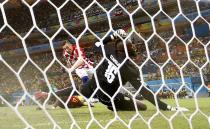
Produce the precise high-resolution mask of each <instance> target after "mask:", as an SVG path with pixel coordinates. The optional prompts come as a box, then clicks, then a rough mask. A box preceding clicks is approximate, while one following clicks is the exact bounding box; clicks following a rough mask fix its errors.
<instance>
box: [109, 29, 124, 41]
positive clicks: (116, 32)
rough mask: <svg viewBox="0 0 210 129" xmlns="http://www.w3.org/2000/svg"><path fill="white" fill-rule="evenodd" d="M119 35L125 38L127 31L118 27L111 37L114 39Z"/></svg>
mask: <svg viewBox="0 0 210 129" xmlns="http://www.w3.org/2000/svg"><path fill="white" fill-rule="evenodd" d="M118 35H119V36H121V37H122V38H126V36H127V33H126V32H125V31H124V30H123V29H119V30H116V31H115V32H114V33H113V34H112V35H111V38H112V39H115V38H117V37H118Z"/></svg>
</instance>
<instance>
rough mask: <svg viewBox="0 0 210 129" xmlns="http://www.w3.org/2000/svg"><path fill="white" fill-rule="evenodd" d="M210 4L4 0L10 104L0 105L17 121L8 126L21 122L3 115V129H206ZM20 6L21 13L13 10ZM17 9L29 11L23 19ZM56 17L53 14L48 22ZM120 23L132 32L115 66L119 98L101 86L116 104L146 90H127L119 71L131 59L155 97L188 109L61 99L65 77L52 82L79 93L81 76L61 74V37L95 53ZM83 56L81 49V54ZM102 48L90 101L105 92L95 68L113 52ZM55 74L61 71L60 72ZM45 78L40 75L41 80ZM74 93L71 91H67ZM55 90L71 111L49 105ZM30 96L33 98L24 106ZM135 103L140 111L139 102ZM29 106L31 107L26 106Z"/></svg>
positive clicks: (204, 0)
mask: <svg viewBox="0 0 210 129" xmlns="http://www.w3.org/2000/svg"><path fill="white" fill-rule="evenodd" d="M104 3H105V4H104ZM45 7H46V11H49V12H50V13H51V15H50V16H49V17H47V15H48V12H45V10H44V8H45ZM71 7H72V8H71ZM209 7H210V2H209V1H208V0H194V1H193V0H183V1H182V0H181V1H180V0H157V1H156V0H154V1H153V0H152V1H144V0H127V1H126V0H116V1H115V0H110V1H109V0H98V1H97V0H92V1H91V0H89V1H80V0H66V1H65V0H62V1H61V2H58V1H54V0H51V1H50V0H47V1H45V0H43V1H42V0H37V1H34V0H22V1H18V0H6V1H3V2H1V3H0V8H1V13H2V15H0V16H1V18H2V19H0V22H2V23H0V26H1V28H0V33H1V34H2V38H1V37H0V38H1V42H0V45H1V46H0V47H1V48H0V54H1V55H0V61H1V68H0V69H1V71H2V77H1V82H0V83H1V88H2V90H1V92H0V100H1V101H2V105H4V104H5V105H6V106H7V107H8V108H9V109H3V108H2V111H3V112H4V113H5V114H6V115H7V112H11V111H9V110H12V112H14V113H15V114H14V115H15V116H17V119H18V120H20V122H19V123H18V122H17V124H15V125H11V126H10V125H5V124H6V121H11V122H12V124H13V123H16V120H17V119H16V120H14V119H10V118H6V120H4V121H3V120H2V121H3V122H2V123H1V121H0V124H1V125H0V128H54V129H56V128H72V129H73V128H141V127H142V128H149V129H151V128H154V129H155V128H190V129H192V128H201V129H202V128H208V127H209V124H208V122H209V123H210V120H209V119H210V113H209V111H210V109H209V107H208V106H209V105H208V104H206V103H209V98H207V94H208V85H210V83H209V82H210V81H209V77H208V76H209V75H210V64H209V52H210V51H209V43H210V42H209V35H210V32H209V31H210V30H209V28H210V24H209V17H210V10H209ZM40 9H41V11H40ZM68 9H69V10H70V11H68ZM12 10H13V11H12ZM15 11H17V15H12V14H14V13H15ZM18 11H22V12H25V13H26V14H25V15H23V16H22V17H21V15H20V14H18ZM11 13H12V14H11ZM27 13H28V14H27ZM42 13H43V14H42ZM11 16H12V17H11ZM15 19H22V20H17V23H15V22H16V20H15ZM48 19H49V20H48ZM51 19H56V20H55V21H50V20H51ZM25 20H26V21H25ZM27 20H29V22H28V21H27ZM104 21H105V22H104ZM21 22H22V23H23V24H21ZM24 22H27V23H24ZM117 29H125V30H126V32H127V33H128V35H127V37H126V38H125V39H123V38H121V37H120V35H118V36H119V37H120V39H121V40H123V45H124V51H125V54H126V58H125V60H124V61H123V62H122V63H121V64H119V66H118V68H117V71H118V76H119V81H120V88H118V90H117V92H116V93H115V94H114V96H109V95H108V94H107V93H106V92H104V91H103V93H104V94H106V95H107V96H109V98H111V101H112V105H114V99H115V97H116V95H117V93H118V92H120V91H121V92H124V94H128V95H131V96H132V98H133V99H134V98H136V97H138V96H139V92H140V91H141V88H140V89H138V90H136V89H133V87H132V86H130V85H129V84H127V86H126V88H125V87H124V86H123V85H122V81H123V80H122V79H121V75H120V72H119V70H120V68H121V67H122V66H123V65H124V63H125V62H126V61H127V60H129V61H130V62H132V63H133V64H134V65H135V66H136V67H138V69H139V71H140V78H139V79H140V80H142V87H145V88H147V89H149V91H150V92H152V93H153V94H154V95H155V100H156V98H157V96H158V97H160V98H161V99H163V100H164V101H166V103H169V104H170V105H172V106H175V107H176V106H178V107H179V106H181V107H186V108H189V110H190V111H189V112H187V113H185V112H180V111H175V112H172V113H171V112H168V111H161V110H160V109H159V108H158V107H155V108H154V107H153V108H150V107H149V110H148V111H137V110H136V111H130V112H118V111H117V110H116V107H115V106H113V113H111V114H110V112H107V111H104V110H108V109H106V108H104V107H102V106H101V105H100V106H101V108H102V109H103V110H100V109H97V110H95V109H94V108H96V107H94V108H93V107H91V105H90V103H88V105H87V106H88V107H86V108H82V109H81V110H82V111H81V110H78V112H77V110H76V109H73V110H71V109H68V102H69V100H70V98H68V101H67V102H63V101H62V100H61V99H60V98H59V97H58V96H57V95H56V94H55V93H54V92H53V91H54V90H53V87H52V83H53V81H54V80H56V79H57V80H58V82H61V83H55V84H56V85H59V86H57V87H56V88H57V89H59V88H63V87H65V86H66V84H69V85H72V86H73V88H74V91H76V92H77V93H79V90H78V89H77V88H76V87H77V85H78V84H77V81H79V80H78V79H75V76H74V75H73V74H71V73H68V74H66V75H65V76H67V79H66V80H64V79H63V80H62V79H61V78H65V77H63V75H62V73H59V72H56V70H57V71H58V69H59V67H62V68H65V69H66V70H67V68H66V66H65V65H64V64H63V59H61V57H60V56H61V55H62V52H60V49H61V45H60V42H61V41H62V40H64V39H62V38H66V37H71V40H72V42H75V43H76V46H77V48H79V47H84V49H85V48H86V50H85V51H90V54H91V51H94V50H93V48H92V47H91V46H94V44H95V42H96V41H101V42H102V41H103V40H104V39H105V37H106V36H108V35H109V34H110V33H111V32H114V31H116V30H117ZM4 35H7V36H4ZM63 35H64V36H63ZM0 36H1V35H0ZM62 36H63V37H62ZM128 39H131V40H132V41H133V42H135V43H134V44H135V46H136V53H137V56H138V58H137V59H133V58H132V57H131V56H130V54H129V52H128V49H127V47H126V41H127V40H128ZM86 41H87V42H86ZM39 42H43V43H45V44H41V43H39ZM46 42H49V43H48V44H46ZM81 42H84V43H83V44H82V43H81ZM36 46H37V47H36ZM49 51H50V52H49ZM49 53H50V54H49ZM18 54H19V55H18ZM81 54H82V53H81V52H79V55H80V56H81ZM100 54H101V55H102V56H100V55H97V54H95V55H94V53H92V55H94V59H95V63H96V65H95V68H94V70H95V71H94V76H95V77H96V82H97V88H96V89H95V91H94V92H93V93H92V95H91V97H90V98H88V99H86V101H90V100H91V99H92V98H93V97H94V95H95V94H96V92H97V91H98V90H102V88H101V87H100V85H99V81H98V79H99V78H97V74H96V70H97V69H98V67H100V65H101V64H102V63H103V60H108V58H107V57H105V55H106V53H105V50H104V48H103V47H102V52H101V53H100ZM40 60H42V61H41V63H40ZM84 61H85V62H86V60H84ZM42 62H44V63H42ZM86 63H87V62H86ZM59 70H60V69H59ZM31 71H33V72H31ZM52 73H53V74H52ZM54 74H57V75H56V76H57V78H55V77H54V76H55V75H54ZM51 77H52V78H51ZM53 77H54V78H53ZM59 77H60V78H59ZM40 78H41V80H40ZM9 79H12V81H11V80H9ZM7 80H9V81H7ZM34 81H35V82H36V81H39V84H37V85H43V87H45V88H46V89H48V88H49V89H48V90H49V94H50V95H49V96H48V97H47V99H46V101H44V102H43V103H40V102H38V101H37V100H35V99H34V98H33V93H34V91H35V90H37V89H39V88H37V85H36V84H32V82H34ZM40 81H43V84H41V82H40ZM13 82H14V83H13ZM16 85H17V87H18V88H16V87H15V86H16ZM34 85H35V86H34ZM147 85H148V86H149V87H147ZM33 86H34V87H33ZM209 88H210V87H209ZM10 89H12V90H11V91H10ZM17 91H19V92H20V91H21V93H22V94H21V95H20V96H21V97H20V98H19V99H18V100H17V101H16V103H15V104H13V103H12V101H11V100H10V99H9V98H8V97H5V94H6V95H8V96H18V95H16V94H18V93H19V92H17ZM209 91H210V90H209ZM79 94H80V95H81V93H79ZM72 95H73V92H71V95H70V96H72ZM51 96H55V98H56V99H58V100H59V101H60V102H62V103H63V104H64V106H65V109H66V110H65V111H66V112H65V111H64V112H57V114H56V113H55V114H54V113H52V112H54V111H53V110H48V109H47V106H48V102H49V101H50V97H51ZM26 98H27V99H30V101H31V102H33V104H29V105H30V106H28V107H27V106H25V107H24V108H20V106H21V105H24V104H23V102H25V101H26ZM156 101H157V100H156ZM156 103H157V102H156ZM134 104H135V108H136V109H137V105H136V103H134ZM31 105H38V107H39V108H41V110H42V111H43V113H42V112H41V111H40V112H38V113H37V112H36V113H35V114H33V112H34V111H33V110H34V108H32V107H31ZM148 105H149V104H148ZM150 106H151V105H150ZM151 107H152V106H151ZM0 108H1V107H0ZM26 110H27V112H24V111H26ZM75 110H76V113H75ZM3 112H1V109H0V114H1V115H4V113H3ZM55 112H56V111H55ZM84 112H85V113H84ZM40 113H41V114H40ZM59 113H61V114H59ZM84 114H85V115H84ZM107 114H108V115H107ZM109 114H110V115H111V116H109ZM36 115H38V116H39V115H40V119H39V118H37V119H35V120H33V117H36ZM64 116H65V117H64ZM9 117H11V116H9ZM44 117H45V118H46V119H47V120H46V119H44ZM83 117H84V118H85V119H83ZM105 117H106V118H105ZM33 121H37V122H33ZM43 121H46V122H43ZM199 121H204V122H201V126H200V123H199ZM178 123H181V124H180V125H179V124H178Z"/></svg>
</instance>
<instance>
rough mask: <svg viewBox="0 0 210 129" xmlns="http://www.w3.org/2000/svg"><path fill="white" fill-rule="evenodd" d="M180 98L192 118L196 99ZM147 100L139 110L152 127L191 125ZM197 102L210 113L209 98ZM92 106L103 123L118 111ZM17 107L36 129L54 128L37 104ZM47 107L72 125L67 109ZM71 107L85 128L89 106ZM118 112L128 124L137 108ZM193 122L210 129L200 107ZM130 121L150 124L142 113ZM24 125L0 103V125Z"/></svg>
mask: <svg viewBox="0 0 210 129" xmlns="http://www.w3.org/2000/svg"><path fill="white" fill-rule="evenodd" d="M164 101H166V102H167V103H170V104H172V105H173V104H174V100H172V99H168V100H164ZM179 102H180V105H181V106H185V107H187V108H188V109H190V111H189V112H186V113H184V115H185V117H187V118H190V117H191V116H192V113H195V112H196V104H195V101H194V99H180V100H179ZM144 103H145V104H147V106H148V110H147V111H142V112H139V114H140V115H141V116H142V117H143V118H144V120H145V121H149V123H150V125H151V127H152V129H168V128H170V126H173V128H174V129H189V128H190V124H189V123H188V121H187V120H186V119H185V118H184V116H183V115H182V114H181V113H178V114H177V116H176V117H174V119H173V120H172V121H171V123H172V125H169V123H168V122H167V120H166V119H165V118H164V117H163V116H162V115H160V113H157V111H156V109H155V108H154V106H152V105H151V104H150V103H148V102H146V101H144ZM197 103H198V105H199V108H200V111H202V112H203V113H204V114H205V115H207V116H210V98H199V99H198V101H197ZM92 109H93V110H92V111H93V114H94V116H95V119H96V120H98V121H99V123H100V124H101V125H102V126H106V125H107V124H108V123H109V124H110V119H113V118H114V117H115V114H114V113H113V112H111V111H109V110H107V109H106V107H105V106H103V105H102V104H96V105H95V107H94V108H92ZM18 111H19V112H20V114H21V115H22V116H23V117H24V118H25V119H26V120H27V121H28V123H29V124H31V125H32V127H34V128H36V129H48V128H53V124H52V122H51V121H50V119H49V118H48V117H47V116H46V114H45V113H44V112H43V111H42V110H36V106H25V107H19V108H18ZM47 111H48V112H49V115H50V116H52V118H53V119H54V120H55V121H56V123H57V124H58V125H59V126H60V127H61V128H63V129H68V128H70V127H71V124H72V122H73V121H72V120H71V118H70V117H69V116H68V114H67V111H66V110H63V109H55V110H47ZM69 111H70V112H71V114H72V116H73V117H74V118H75V121H76V122H77V124H78V125H79V126H80V127H81V128H82V129H83V128H86V127H87V124H88V123H89V121H90V120H91V114H90V112H89V110H88V108H87V107H82V108H77V109H71V110H69ZM161 113H162V114H164V115H165V116H166V117H167V118H168V119H170V117H171V116H172V115H174V113H175V112H169V111H161ZM117 114H118V115H119V116H120V117H121V120H123V121H124V122H125V123H127V124H128V123H129V122H130V119H131V118H133V117H134V116H135V115H136V112H133V111H120V112H117ZM154 114H156V115H155V117H154V118H153V119H150V118H151V117H152V116H154ZM191 122H192V127H193V128H194V129H210V125H209V123H208V120H207V118H206V117H205V116H204V115H202V113H201V112H199V111H198V112H197V113H196V114H195V116H194V117H192V118H191ZM130 125H131V126H130V127H131V128H132V129H146V128H148V126H147V124H146V123H144V122H143V120H142V119H141V117H137V118H135V119H133V121H132V122H131V124H130ZM25 127H26V126H25V124H24V123H23V122H22V121H21V120H20V119H19V118H18V117H17V115H16V114H15V112H13V111H12V110H11V109H10V108H8V107H0V129H22V128H25ZM74 128H76V127H74ZM99 128H100V127H99V126H98V125H97V124H96V123H95V122H93V123H92V124H90V129H99ZM125 128H127V127H126V126H124V125H123V124H122V123H121V122H120V121H116V122H113V123H111V124H110V126H109V128H108V129H125Z"/></svg>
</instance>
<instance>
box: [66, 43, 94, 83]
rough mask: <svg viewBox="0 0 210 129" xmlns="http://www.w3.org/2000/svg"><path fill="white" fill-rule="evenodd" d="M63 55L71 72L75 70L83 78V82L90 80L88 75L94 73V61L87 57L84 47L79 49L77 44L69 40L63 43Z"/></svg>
mask: <svg viewBox="0 0 210 129" xmlns="http://www.w3.org/2000/svg"><path fill="white" fill-rule="evenodd" d="M79 51H80V52H81V56H79ZM63 56H64V57H65V59H66V62H67V67H68V68H69V72H73V71H74V70H75V73H76V74H77V75H78V76H79V77H80V78H81V79H82V82H83V84H85V83H86V82H87V81H88V80H89V77H88V75H92V74H93V62H91V61H90V60H89V59H88V58H87V57H86V54H85V52H84V51H83V50H82V48H79V50H78V49H77V47H76V45H75V44H71V43H70V42H69V41H67V40H66V41H65V44H64V45H63ZM85 61H86V62H87V63H85Z"/></svg>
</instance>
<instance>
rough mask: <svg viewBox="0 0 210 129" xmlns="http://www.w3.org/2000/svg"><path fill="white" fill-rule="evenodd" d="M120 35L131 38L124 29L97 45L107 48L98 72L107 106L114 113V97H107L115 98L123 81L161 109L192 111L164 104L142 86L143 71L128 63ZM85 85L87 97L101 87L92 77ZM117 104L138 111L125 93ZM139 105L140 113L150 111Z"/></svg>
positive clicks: (62, 92)
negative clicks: (141, 74)
mask: <svg viewBox="0 0 210 129" xmlns="http://www.w3.org/2000/svg"><path fill="white" fill-rule="evenodd" d="M118 35H119V36H121V37H123V38H125V37H126V36H127V34H126V33H125V31H124V30H122V29H120V30H117V31H116V32H115V33H113V34H111V35H109V36H108V37H106V38H105V39H104V40H103V43H101V42H97V43H96V46H97V47H104V49H105V54H106V58H107V59H106V60H104V61H103V62H102V63H101V64H100V66H99V67H98V68H97V70H96V74H97V79H98V83H99V86H100V89H99V90H98V91H97V92H96V96H97V97H98V99H99V101H100V102H101V103H103V104H105V105H107V107H108V109H111V110H112V109H113V108H112V103H111V100H110V97H108V96H107V95H106V94H108V95H109V96H111V97H112V96H114V95H115V94H116V91H117V90H118V88H119V86H120V82H119V80H122V84H123V85H124V84H126V83H127V82H130V83H131V85H132V86H133V87H134V88H135V89H137V90H138V89H139V88H140V94H141V95H142V96H143V98H145V99H146V100H148V101H149V102H151V103H152V104H153V105H155V106H157V107H158V108H159V109H161V110H169V111H177V110H179V111H188V109H186V108H182V107H172V106H170V105H168V104H166V103H164V102H162V101H161V100H160V99H159V98H158V97H156V99H155V97H154V95H153V94H152V93H151V92H150V91H149V90H148V88H146V86H143V85H142V84H141V81H140V73H139V69H138V68H137V67H136V66H135V65H134V64H133V63H132V62H130V61H129V60H127V61H124V60H125V57H126V54H125V52H124V46H123V44H122V41H121V40H120V38H119V37H118ZM113 41H114V42H115V43H114V45H111V44H109V43H110V42H113ZM131 43H132V42H131V40H128V42H127V46H129V44H130V45H132V44H131ZM128 52H129V51H128ZM121 63H123V65H122V66H120V65H121ZM118 70H119V71H118ZM118 74H120V76H118ZM119 77H121V79H119ZM85 85H86V86H83V87H82V89H81V93H82V94H83V95H84V96H85V97H87V98H89V97H90V96H91V95H92V93H94V92H95V90H96V88H97V83H96V79H95V77H92V78H91V79H90V80H89V81H88V83H86V84H85ZM72 91H73V88H72V87H69V88H66V89H65V90H59V91H58V92H55V94H57V95H58V96H63V95H69V94H70V93H71V92H72ZM135 101H136V100H135ZM136 102H138V101H136ZM114 104H115V107H116V109H117V110H131V109H132V110H133V109H134V108H133V107H134V106H132V104H133V101H132V100H131V99H130V100H129V99H125V95H124V94H122V93H117V95H116V96H115V98H114ZM137 104H138V105H137V106H138V107H139V109H140V110H141V109H142V110H146V106H145V105H144V104H143V103H141V102H140V103H137Z"/></svg>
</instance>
